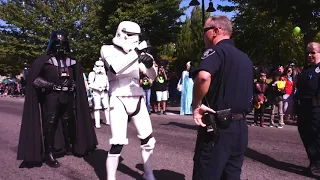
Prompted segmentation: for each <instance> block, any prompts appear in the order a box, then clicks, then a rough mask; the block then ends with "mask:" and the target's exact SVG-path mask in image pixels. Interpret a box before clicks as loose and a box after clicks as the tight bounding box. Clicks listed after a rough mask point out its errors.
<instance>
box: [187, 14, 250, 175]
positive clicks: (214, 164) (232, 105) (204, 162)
mask: <svg viewBox="0 0 320 180" xmlns="http://www.w3.org/2000/svg"><path fill="white" fill-rule="evenodd" d="M231 34H232V25H231V22H230V20H229V19H228V18H227V17H225V16H213V17H210V18H208V19H207V21H206V23H205V25H204V41H205V45H206V49H207V50H206V52H205V53H204V54H203V57H202V61H201V63H200V65H199V67H198V68H197V69H196V70H195V71H194V72H193V75H194V77H195V83H194V89H193V103H192V109H193V118H194V121H195V123H196V124H197V125H199V126H200V127H199V129H198V136H197V142H196V148H195V154H194V158H193V159H194V168H193V180H200V179H201V180H213V179H229V180H230V179H240V175H241V167H242V164H243V158H244V153H245V151H246V149H247V145H248V127H247V122H246V119H245V115H246V113H248V109H250V104H251V101H252V96H253V64H252V62H251V60H250V59H249V57H248V56H247V55H246V54H245V53H243V52H242V51H240V50H238V49H237V48H235V47H234V42H233V40H231V39H230V36H231ZM227 109H231V111H227ZM221 110H224V111H226V112H229V113H230V116H231V118H230V117H228V120H230V123H229V126H228V127H224V129H222V128H220V127H219V125H218V126H217V127H218V130H217V131H216V133H214V135H213V136H212V133H209V132H210V129H208V127H210V125H209V124H207V123H204V121H203V120H204V119H205V114H206V113H210V114H212V115H213V116H212V117H214V118H217V116H215V115H217V113H218V112H222V111H221ZM250 110H252V109H250Z"/></svg>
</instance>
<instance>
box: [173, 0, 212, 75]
mask: <svg viewBox="0 0 320 180" xmlns="http://www.w3.org/2000/svg"><path fill="white" fill-rule="evenodd" d="M208 17H209V13H206V14H205V18H208ZM176 48H177V66H178V69H183V68H185V64H186V62H187V61H193V62H194V63H195V64H198V63H199V62H200V58H201V56H202V53H203V50H204V43H203V25H202V12H201V9H200V8H199V7H198V6H196V7H194V8H193V9H192V11H191V17H190V18H189V17H188V16H187V17H186V20H185V24H184V25H183V26H182V29H181V31H180V33H179V35H178V41H177V44H176Z"/></svg>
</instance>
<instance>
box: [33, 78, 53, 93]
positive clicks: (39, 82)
mask: <svg viewBox="0 0 320 180" xmlns="http://www.w3.org/2000/svg"><path fill="white" fill-rule="evenodd" d="M32 85H33V86H34V87H35V88H39V89H40V88H41V89H43V90H46V91H48V90H52V88H53V85H54V84H53V83H52V82H49V81H46V80H45V79H43V78H42V77H37V79H35V80H34V81H33V83H32Z"/></svg>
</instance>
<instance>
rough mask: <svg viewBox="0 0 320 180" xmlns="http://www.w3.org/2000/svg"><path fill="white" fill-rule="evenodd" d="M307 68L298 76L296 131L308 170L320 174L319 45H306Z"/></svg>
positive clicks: (312, 43)
mask: <svg viewBox="0 0 320 180" xmlns="http://www.w3.org/2000/svg"><path fill="white" fill-rule="evenodd" d="M306 52H307V54H308V61H309V66H307V67H306V68H305V69H304V70H303V72H302V73H301V74H300V75H298V82H297V95H296V97H297V99H298V107H297V109H296V110H298V112H297V114H298V130H299V133H300V136H301V139H302V142H303V145H304V147H305V149H306V151H307V154H308V158H309V160H310V166H309V170H310V172H311V173H313V174H317V175H319V174H320V82H319V81H320V43H317V42H311V43H309V44H308V45H307V49H306Z"/></svg>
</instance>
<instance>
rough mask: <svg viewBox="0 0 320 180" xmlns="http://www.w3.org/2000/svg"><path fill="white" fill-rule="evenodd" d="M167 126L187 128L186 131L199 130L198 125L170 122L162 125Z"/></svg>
mask: <svg viewBox="0 0 320 180" xmlns="http://www.w3.org/2000/svg"><path fill="white" fill-rule="evenodd" d="M162 125H165V126H178V127H180V128H185V129H192V130H198V128H199V126H197V125H189V124H183V123H178V122H169V123H167V124H162Z"/></svg>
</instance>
